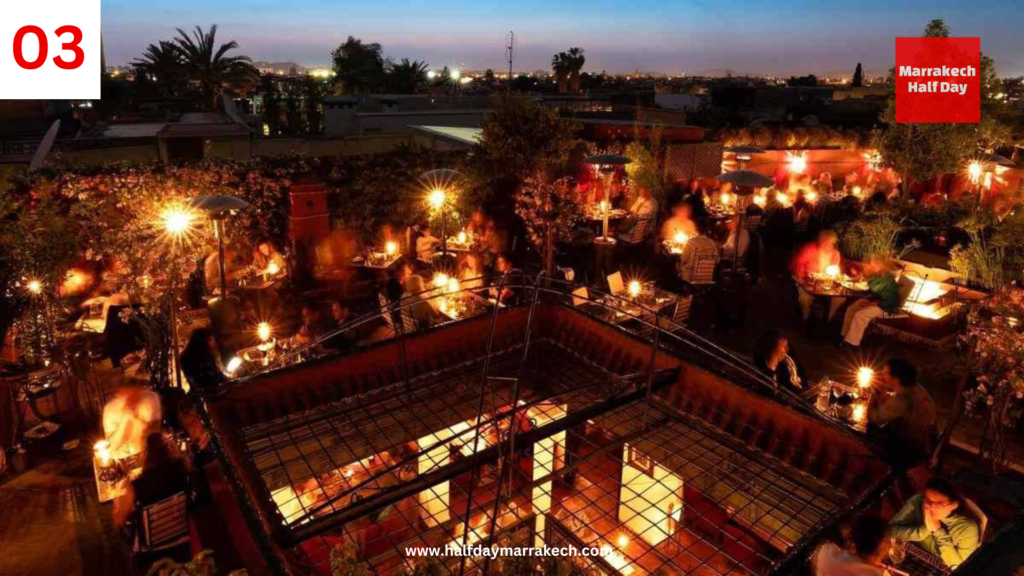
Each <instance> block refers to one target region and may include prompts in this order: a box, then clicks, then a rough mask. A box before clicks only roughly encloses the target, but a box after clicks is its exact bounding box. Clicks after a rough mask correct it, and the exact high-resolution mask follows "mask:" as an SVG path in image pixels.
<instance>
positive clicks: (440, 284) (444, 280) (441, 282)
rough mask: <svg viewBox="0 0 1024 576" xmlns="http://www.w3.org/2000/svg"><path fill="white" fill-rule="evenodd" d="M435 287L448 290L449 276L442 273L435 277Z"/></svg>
mask: <svg viewBox="0 0 1024 576" xmlns="http://www.w3.org/2000/svg"><path fill="white" fill-rule="evenodd" d="M434 287H435V288H447V287H448V275H447V274H444V273H441V274H435V275H434Z"/></svg>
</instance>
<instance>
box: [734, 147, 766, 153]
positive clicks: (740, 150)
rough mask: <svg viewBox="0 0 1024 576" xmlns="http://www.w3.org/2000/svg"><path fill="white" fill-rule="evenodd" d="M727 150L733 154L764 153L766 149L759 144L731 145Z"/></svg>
mask: <svg viewBox="0 0 1024 576" xmlns="http://www.w3.org/2000/svg"><path fill="white" fill-rule="evenodd" d="M725 151H726V152H732V153H733V154H764V150H762V149H760V148H758V147H757V146H729V147H728V148H726V149H725Z"/></svg>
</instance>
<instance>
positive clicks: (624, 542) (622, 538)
mask: <svg viewBox="0 0 1024 576" xmlns="http://www.w3.org/2000/svg"><path fill="white" fill-rule="evenodd" d="M615 542H616V543H617V544H618V545H619V548H625V547H626V546H629V536H626V535H625V534H619V537H618V539H616V541H615Z"/></svg>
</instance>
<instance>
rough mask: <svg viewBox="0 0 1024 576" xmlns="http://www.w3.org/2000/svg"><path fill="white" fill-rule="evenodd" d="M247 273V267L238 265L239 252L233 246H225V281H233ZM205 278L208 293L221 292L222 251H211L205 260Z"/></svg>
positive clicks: (228, 282) (227, 282)
mask: <svg viewBox="0 0 1024 576" xmlns="http://www.w3.org/2000/svg"><path fill="white" fill-rule="evenodd" d="M244 275H245V268H244V267H242V266H239V265H238V254H237V253H236V252H235V251H234V250H232V249H231V248H224V281H225V283H226V284H227V285H228V286H230V285H231V283H232V282H234V281H235V280H237V279H238V278H241V277H242V276H244ZM203 278H205V280H206V293H207V294H220V253H219V252H218V251H217V250H214V251H213V252H211V253H210V254H209V255H208V256H207V257H206V260H205V261H204V262H203Z"/></svg>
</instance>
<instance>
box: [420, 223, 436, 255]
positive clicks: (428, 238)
mask: <svg viewBox="0 0 1024 576" xmlns="http://www.w3.org/2000/svg"><path fill="white" fill-rule="evenodd" d="M440 244H441V240H440V239H438V238H435V237H434V236H433V235H432V234H431V233H430V226H427V225H424V226H423V229H422V232H421V233H420V237H419V238H417V239H416V258H418V259H420V260H421V261H423V262H432V261H433V259H434V250H436V249H437V247H438V246H439V245H440Z"/></svg>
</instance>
